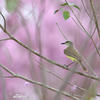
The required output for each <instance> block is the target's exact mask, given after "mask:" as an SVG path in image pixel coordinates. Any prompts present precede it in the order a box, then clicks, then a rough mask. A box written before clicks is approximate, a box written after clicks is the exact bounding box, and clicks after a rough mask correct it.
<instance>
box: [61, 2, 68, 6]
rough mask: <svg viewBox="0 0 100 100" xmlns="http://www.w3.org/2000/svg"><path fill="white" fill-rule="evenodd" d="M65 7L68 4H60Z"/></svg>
mask: <svg viewBox="0 0 100 100" xmlns="http://www.w3.org/2000/svg"><path fill="white" fill-rule="evenodd" d="M66 5H68V3H63V4H61V5H60V6H66Z"/></svg>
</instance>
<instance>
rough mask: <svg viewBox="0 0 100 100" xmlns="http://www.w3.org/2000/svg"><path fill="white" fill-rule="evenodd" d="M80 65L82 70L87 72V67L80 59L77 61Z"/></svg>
mask: <svg viewBox="0 0 100 100" xmlns="http://www.w3.org/2000/svg"><path fill="white" fill-rule="evenodd" d="M79 63H80V65H81V67H82V68H83V70H84V71H86V72H88V70H87V68H86V67H85V66H84V65H83V63H82V62H81V61H79Z"/></svg>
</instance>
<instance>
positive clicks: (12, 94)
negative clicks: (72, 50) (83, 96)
mask: <svg viewBox="0 0 100 100" xmlns="http://www.w3.org/2000/svg"><path fill="white" fill-rule="evenodd" d="M69 1H70V2H73V3H75V4H76V5H78V6H79V7H80V9H81V11H78V10H77V9H76V8H74V11H75V14H76V15H77V16H78V18H79V20H80V21H81V23H82V24H83V26H84V27H85V28H86V30H87V31H88V32H89V33H90V34H92V32H93V29H94V28H95V24H94V22H93V21H92V20H91V19H90V18H89V16H88V15H87V14H86V11H85V10H84V8H83V6H82V3H81V1H79V0H69ZM63 2H64V1H61V0H19V4H18V5H17V8H16V9H15V10H14V11H13V12H8V11H7V9H6V4H5V1H3V0H0V11H1V12H2V13H3V15H4V16H5V18H6V21H7V30H8V31H9V32H10V33H11V34H13V35H14V36H15V37H16V38H17V39H18V40H20V41H21V42H23V43H24V44H26V45H28V46H29V47H30V48H32V49H33V50H34V51H36V52H38V53H40V54H41V55H43V56H45V57H47V58H49V59H51V60H54V61H56V62H57V63H59V64H62V65H65V64H66V65H67V64H69V63H70V62H71V61H70V60H69V59H67V58H66V56H65V55H64V53H63V50H64V48H65V46H63V45H61V43H62V42H65V41H66V40H65V39H64V37H63V35H62V34H61V32H60V31H59V28H58V26H57V24H56V23H58V25H59V27H60V28H61V30H62V31H63V32H64V34H65V36H66V38H67V39H68V40H70V41H72V42H73V43H74V45H75V47H76V48H77V49H78V50H79V51H80V53H81V54H82V55H83V56H84V57H85V58H87V59H88V62H89V64H90V65H91V66H92V67H93V68H94V70H95V71H96V73H97V75H100V74H99V70H100V67H99V66H100V58H99V56H98V54H97V52H96V50H95V47H94V45H93V43H92V42H91V40H90V39H89V37H88V36H87V35H86V33H85V32H84V31H83V30H82V29H81V28H80V27H79V25H77V24H76V23H75V22H74V21H73V19H72V17H73V18H75V17H74V16H73V14H72V13H71V17H70V18H69V19H68V20H66V21H65V20H64V18H63V16H62V12H61V11H60V12H58V13H57V14H54V11H55V10H56V9H58V8H60V6H59V5H60V4H61V3H63ZM84 3H85V6H86V7H87V10H88V13H89V15H90V16H92V12H91V8H90V4H89V1H84ZM99 4H100V1H99V0H98V2H97V3H96V5H97V6H96V12H98V9H99V8H100V6H99ZM68 10H69V9H68ZM69 11H70V10H69ZM0 18H1V17H0ZM97 18H98V20H99V14H97ZM0 23H1V24H2V25H3V19H2V18H1V19H0ZM7 37H8V36H7V35H6V34H5V33H3V32H2V30H0V39H4V38H7ZM93 39H94V41H95V43H96V45H97V47H99V48H100V42H98V41H100V40H99V37H98V34H97V31H96V32H95V34H94V35H93ZM0 62H1V64H3V65H5V66H6V67H8V68H9V69H10V70H12V71H14V72H15V73H18V74H21V75H23V76H26V77H28V78H29V79H33V80H35V81H39V82H45V84H48V85H49V86H52V87H54V88H59V86H60V85H61V84H62V80H60V79H57V78H56V77H55V76H54V75H52V74H50V73H48V72H47V71H45V70H46V69H48V70H50V71H51V72H53V73H55V74H57V75H58V76H60V77H61V78H62V79H63V78H64V77H66V75H67V74H69V72H68V71H66V70H64V69H62V68H59V67H57V66H54V65H52V64H50V63H48V62H46V61H44V60H42V59H41V58H39V57H37V56H36V55H34V54H32V53H30V52H29V51H27V50H26V49H25V48H23V47H21V46H20V45H19V44H17V43H16V42H14V41H12V40H6V41H0ZM40 62H42V65H41V64H40ZM40 67H43V68H42V69H41V68H40ZM72 67H73V66H71V68H72ZM0 70H1V72H0V74H1V76H2V75H3V76H9V74H8V73H7V72H5V71H4V70H2V68H0ZM77 70H79V71H82V69H81V68H80V67H79V68H78V69H77ZM79 80H80V81H79ZM86 81H87V84H85V85H84V82H86ZM70 82H71V83H73V84H76V85H78V86H81V87H84V88H87V87H88V85H89V84H90V82H91V81H90V80H89V79H87V78H84V77H82V76H79V75H77V74H74V75H73V76H72V78H71V79H70ZM76 85H73V86H70V85H68V86H66V89H65V90H66V91H67V90H68V91H69V92H70V93H74V92H76V94H79V90H77V89H76V88H74V87H75V86H76ZM41 91H42V88H41V87H40V86H36V85H32V84H30V83H28V82H26V81H24V80H21V79H16V78H2V77H0V100H52V99H53V97H54V95H55V93H54V92H52V91H49V90H48V89H45V90H44V91H45V92H44V93H43V92H41ZM43 95H44V98H46V99H43ZM4 98H5V99H4ZM41 98H42V99H41ZM62 98H63V99H62V100H65V99H66V98H67V97H62ZM66 100H69V98H67V99H66ZM98 100H99V99H98Z"/></svg>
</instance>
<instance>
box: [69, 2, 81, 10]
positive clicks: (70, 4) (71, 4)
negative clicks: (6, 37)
mask: <svg viewBox="0 0 100 100" xmlns="http://www.w3.org/2000/svg"><path fill="white" fill-rule="evenodd" d="M68 5H69V6H72V7H74V8H77V9H78V10H80V8H79V7H78V6H77V5H75V4H74V3H68Z"/></svg>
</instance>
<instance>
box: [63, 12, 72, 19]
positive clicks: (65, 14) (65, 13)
mask: <svg viewBox="0 0 100 100" xmlns="http://www.w3.org/2000/svg"><path fill="white" fill-rule="evenodd" d="M63 17H64V19H65V20H67V19H68V18H69V17H70V13H69V11H63Z"/></svg>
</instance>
